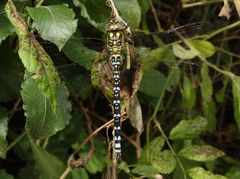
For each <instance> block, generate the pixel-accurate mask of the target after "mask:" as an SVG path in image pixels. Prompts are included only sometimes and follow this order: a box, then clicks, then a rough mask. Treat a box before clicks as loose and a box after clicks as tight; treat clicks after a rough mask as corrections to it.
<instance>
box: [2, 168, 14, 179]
mask: <svg viewBox="0 0 240 179" xmlns="http://www.w3.org/2000/svg"><path fill="white" fill-rule="evenodd" d="M0 178H2V179H14V177H13V176H12V175H10V174H8V173H7V172H6V171H5V170H3V169H1V170H0Z"/></svg>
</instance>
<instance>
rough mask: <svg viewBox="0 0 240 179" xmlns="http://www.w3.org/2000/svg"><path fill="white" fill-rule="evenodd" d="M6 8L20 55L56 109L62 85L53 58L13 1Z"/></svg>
mask: <svg viewBox="0 0 240 179" xmlns="http://www.w3.org/2000/svg"><path fill="white" fill-rule="evenodd" d="M5 10H6V12H7V14H8V18H9V20H10V21H11V23H12V24H13V25H14V28H15V30H16V32H17V35H18V38H19V49H18V54H19V57H20V59H21V60H22V63H23V65H24V67H25V68H26V69H27V71H28V72H29V73H30V74H31V77H32V79H34V81H35V82H36V84H37V86H38V88H39V89H40V90H41V91H42V93H43V94H44V95H45V96H46V97H47V98H49V99H50V100H51V104H52V108H53V109H54V110H55V109H56V106H57V103H56V93H57V91H58V89H59V87H60V86H61V80H60V78H59V76H58V73H57V71H56V69H55V67H54V65H53V62H52V60H51V58H50V57H49V55H48V54H47V53H46V52H45V51H44V49H43V48H42V46H41V45H40V44H39V43H38V41H37V40H36V39H35V38H34V36H33V34H31V33H30V32H29V30H28V26H27V24H26V23H25V22H24V20H23V19H22V18H21V17H20V16H19V14H18V13H17V12H16V9H15V6H14V4H12V2H11V1H8V3H7V4H6V7H5Z"/></svg>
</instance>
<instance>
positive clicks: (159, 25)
mask: <svg viewBox="0 0 240 179" xmlns="http://www.w3.org/2000/svg"><path fill="white" fill-rule="evenodd" d="M149 4H150V6H151V9H152V13H153V16H154V20H155V23H156V25H157V28H158V31H159V32H162V31H163V29H162V27H161V24H160V22H159V20H158V15H157V12H156V9H155V8H154V5H153V2H152V0H149Z"/></svg>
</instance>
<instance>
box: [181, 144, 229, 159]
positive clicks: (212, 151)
mask: <svg viewBox="0 0 240 179" xmlns="http://www.w3.org/2000/svg"><path fill="white" fill-rule="evenodd" d="M179 155H181V156H183V157H185V158H187V159H190V160H195V161H201V162H206V161H212V160H215V159H216V158H218V157H221V156H223V155H225V154H224V152H222V151H221V150H219V149H216V148H215V147H212V146H210V145H204V146H198V145H191V146H187V147H186V148H184V149H182V150H181V151H180V152H179Z"/></svg>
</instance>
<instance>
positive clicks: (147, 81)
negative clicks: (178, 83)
mask: <svg viewBox="0 0 240 179" xmlns="http://www.w3.org/2000/svg"><path fill="white" fill-rule="evenodd" d="M153 79H154V80H153ZM166 81H167V78H166V77H165V75H163V74H162V73H160V72H159V71H148V72H146V73H144V75H143V78H142V81H141V84H140V89H139V90H140V91H141V92H143V93H145V94H147V95H149V96H154V97H158V96H159V95H160V94H161V92H162V90H163V87H164V84H165V83H166Z"/></svg>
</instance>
